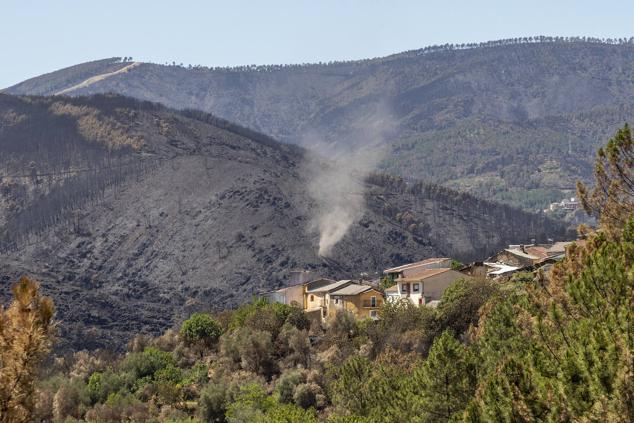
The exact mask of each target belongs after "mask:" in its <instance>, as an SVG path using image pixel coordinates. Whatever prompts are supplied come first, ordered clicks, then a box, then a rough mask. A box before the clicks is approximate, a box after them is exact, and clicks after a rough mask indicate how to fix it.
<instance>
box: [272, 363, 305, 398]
mask: <svg viewBox="0 0 634 423" xmlns="http://www.w3.org/2000/svg"><path fill="white" fill-rule="evenodd" d="M304 379H305V378H304V377H303V375H302V373H301V372H299V371H297V370H291V371H289V372H286V373H284V374H282V375H281V376H280V378H279V379H278V381H277V384H276V385H275V391H276V392H277V394H278V396H279V401H280V402H281V403H283V404H291V403H293V401H294V400H293V394H294V393H295V388H296V387H297V385H299V384H300V383H302V382H303V381H304Z"/></svg>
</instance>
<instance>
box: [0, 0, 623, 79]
mask: <svg viewBox="0 0 634 423" xmlns="http://www.w3.org/2000/svg"><path fill="white" fill-rule="evenodd" d="M633 21H634V2H631V1H626V0H621V1H611V0H603V1H600V2H599V1H585V0H577V1H571V0H525V1H522V2H517V1H511V0H506V1H501V0H483V1H477V0H471V1H452V0H444V1H435V0H434V1H404V0H403V1H400V0H390V1H387V0H385V1H383V0H381V1H380V0H365V1H361V0H338V1H335V0H332V1H331V0H322V1H320V0H312V1H311V0H288V1H287V0H279V1H277V0H268V1H250V2H248V1H242V0H225V1H212V0H208V1H193V0H192V1H188V0H180V1H161V0H153V1H149V0H126V1H120V0H100V1H93V0H39V1H37V0H0V45H1V46H2V48H1V49H0V54H1V57H2V60H1V61H0V87H6V86H9V85H12V84H14V83H17V82H19V81H22V80H24V79H27V78H30V77H33V76H36V75H39V74H42V73H46V72H50V71H53V70H56V69H60V68H63V67H66V66H70V65H73V64H77V63H81V62H84V61H88V60H95V59H100V58H105V57H112V56H132V57H134V59H135V60H144V61H153V62H158V63H164V62H166V61H167V62H170V63H171V62H172V61H175V62H177V63H181V62H182V63H184V64H202V65H207V66H221V65H240V64H269V63H302V62H316V61H328V60H342V59H358V58H365V57H377V56H384V55H387V54H391V53H396V52H399V51H403V50H409V49H415V48H420V47H424V46H426V45H431V44H444V43H446V42H448V43H463V42H474V41H487V40H493V39H499V38H512V37H519V36H528V35H586V36H594V37H617V38H620V37H630V36H632V35H634V30H632V29H631V28H632V22H633Z"/></svg>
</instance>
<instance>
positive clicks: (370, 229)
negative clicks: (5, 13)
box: [0, 94, 570, 349]
mask: <svg viewBox="0 0 634 423" xmlns="http://www.w3.org/2000/svg"><path fill="white" fill-rule="evenodd" d="M223 125H224V127H225V128H223ZM0 145H1V146H2V151H3V155H2V156H0V170H1V172H2V180H1V182H0V206H1V207H0V210H1V211H2V215H1V216H0V217H1V219H0V239H1V240H2V243H1V245H2V247H3V248H2V250H3V251H2V252H1V253H0V257H2V266H1V269H2V275H3V276H2V290H1V292H2V294H1V295H2V297H4V298H6V297H7V296H8V295H9V292H8V291H9V289H8V288H9V285H10V281H12V280H15V278H17V277H19V276H20V275H22V274H30V275H32V276H34V277H35V278H37V279H39V280H40V281H41V283H42V286H43V289H44V290H45V291H46V292H47V294H50V295H51V296H52V297H53V298H54V300H55V302H56V304H57V306H58V315H59V318H60V320H61V326H60V337H61V338H62V340H63V342H62V344H61V348H64V347H67V346H70V345H74V346H77V345H82V347H83V348H89V349H92V348H99V347H106V346H112V345H116V346H122V345H123V344H124V343H125V341H126V340H127V339H128V337H129V335H130V334H132V333H136V332H147V333H159V332H161V331H162V330H164V329H165V328H167V327H170V326H171V325H173V324H175V323H176V322H178V321H180V320H181V319H182V318H183V317H185V316H186V315H188V314H189V313H191V312H193V311H196V310H201V309H210V308H222V307H231V306H234V305H237V304H239V303H241V302H242V301H244V300H245V299H248V298H250V297H251V296H252V295H253V294H254V293H255V292H257V291H259V290H264V289H270V288H275V287H278V286H281V285H283V284H284V283H286V281H287V280H288V271H289V269H296V268H303V269H307V270H312V271H314V272H317V273H320V274H323V275H324V276H329V277H335V278H337V277H339V278H343V277H355V276H358V275H360V273H361V272H368V271H369V272H370V273H372V272H379V271H381V270H382V269H383V268H384V267H386V266H388V265H392V264H398V263H401V262H404V261H410V260H415V259H420V258H424V257H430V256H434V255H451V256H454V257H456V258H459V259H463V260H470V259H475V258H477V257H481V255H482V254H483V252H484V251H485V250H490V251H493V250H495V249H497V248H500V247H501V246H503V245H505V244H507V243H510V242H521V241H522V240H525V241H526V242H529V241H530V239H531V238H536V239H540V240H545V239H546V238H548V237H553V238H556V239H563V238H566V237H568V236H570V234H569V233H568V232H567V231H566V230H565V228H564V227H563V226H562V225H561V224H559V223H557V222H554V221H551V220H548V219H545V218H544V217H543V216H536V215H532V214H529V213H525V212H522V211H519V210H516V209H513V208H511V207H508V206H498V205H494V204H492V203H488V202H486V201H481V200H478V199H476V198H474V197H472V196H470V195H467V194H459V193H456V192H454V191H451V190H448V189H446V188H442V187H438V186H434V185H426V184H422V183H420V184H407V183H405V182H404V181H403V180H402V179H400V178H396V177H392V176H389V175H384V174H375V175H372V176H371V177H370V178H369V179H368V180H367V181H366V182H365V184H364V187H365V190H366V196H365V202H366V208H365V209H364V212H363V214H362V216H361V217H360V220H359V221H358V222H357V223H354V224H353V225H352V226H351V227H350V229H349V231H348V232H347V234H346V235H345V236H344V237H343V239H341V241H339V243H337V244H336V245H335V247H334V249H333V254H332V256H331V258H329V259H322V258H320V257H319V256H318V255H317V242H318V234H317V233H315V232H314V231H312V230H311V229H310V228H311V225H310V223H311V219H312V218H313V213H314V210H315V208H316V207H315V200H314V199H312V198H310V197H309V196H308V194H307V193H306V188H305V187H306V178H307V177H308V175H307V174H306V172H305V170H304V169H305V168H304V160H305V157H304V152H305V150H304V149H302V148H301V147H297V146H294V145H286V144H281V143H278V142H276V141H275V140H273V139H271V138H270V137H268V136H266V135H261V134H258V133H256V132H254V131H252V130H250V129H248V128H242V127H240V126H238V125H234V124H232V123H230V122H227V121H225V120H222V119H218V118H215V117H214V116H211V115H208V114H206V113H203V112H199V111H175V110H171V109H169V108H167V107H165V106H162V105H159V104H153V103H149V102H143V101H138V100H135V99H131V98H125V97H121V96H117V95H95V96H92V97H76V98H71V97H14V96H9V95H5V94H0ZM327 165H328V163H325V166H327ZM83 170H86V171H83ZM339 194H340V193H339ZM347 195H358V193H348V194H347Z"/></svg>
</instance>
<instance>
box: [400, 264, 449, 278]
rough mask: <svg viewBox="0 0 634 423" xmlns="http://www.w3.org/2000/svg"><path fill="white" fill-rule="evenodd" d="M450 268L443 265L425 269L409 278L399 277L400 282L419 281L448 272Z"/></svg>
mask: <svg viewBox="0 0 634 423" xmlns="http://www.w3.org/2000/svg"><path fill="white" fill-rule="evenodd" d="M449 270H451V269H449V268H446V267H442V268H439V269H425V270H423V271H422V272H420V273H417V274H416V275H414V276H412V277H409V278H403V279H398V281H399V282H418V281H422V280H424V279H427V278H431V277H432V276H436V275H439V274H441V273H445V272H448V271H449Z"/></svg>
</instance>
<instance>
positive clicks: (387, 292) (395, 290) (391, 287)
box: [385, 285, 398, 294]
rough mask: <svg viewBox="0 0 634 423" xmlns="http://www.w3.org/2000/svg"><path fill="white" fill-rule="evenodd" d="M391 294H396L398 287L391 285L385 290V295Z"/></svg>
mask: <svg viewBox="0 0 634 423" xmlns="http://www.w3.org/2000/svg"><path fill="white" fill-rule="evenodd" d="M392 292H395V293H397V294H398V285H392V286H390V287H389V288H386V289H385V293H386V294H390V293H392Z"/></svg>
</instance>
